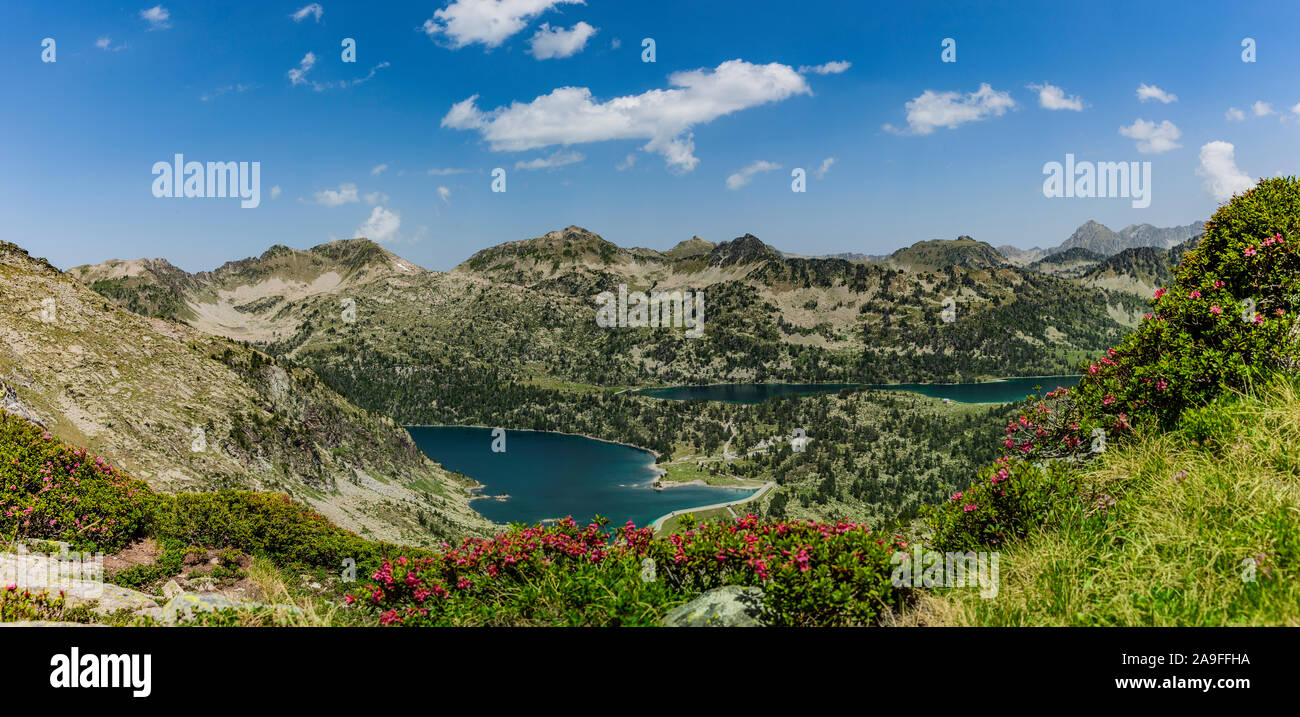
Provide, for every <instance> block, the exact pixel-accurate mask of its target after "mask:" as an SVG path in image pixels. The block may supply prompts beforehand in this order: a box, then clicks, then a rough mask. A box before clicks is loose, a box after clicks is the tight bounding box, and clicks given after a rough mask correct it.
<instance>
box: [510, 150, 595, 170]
mask: <svg viewBox="0 0 1300 717" xmlns="http://www.w3.org/2000/svg"><path fill="white" fill-rule="evenodd" d="M584 159H586V157H584V156H583V155H582V153H581V152H555V153H553V154H551V155H550V156H549V157H538V158H537V159H532V160H529V161H527V162H515V169H526V170H529V171H533V170H537V169H555V168H557V167H563V166H565V165H566V164H577V163H578V162H581V161H582V160H584Z"/></svg>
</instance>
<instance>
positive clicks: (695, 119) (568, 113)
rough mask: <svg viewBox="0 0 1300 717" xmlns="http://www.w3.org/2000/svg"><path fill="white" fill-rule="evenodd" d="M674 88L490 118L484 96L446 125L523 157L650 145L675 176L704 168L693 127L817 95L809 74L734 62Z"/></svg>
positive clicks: (582, 91) (573, 94) (543, 101)
mask: <svg viewBox="0 0 1300 717" xmlns="http://www.w3.org/2000/svg"><path fill="white" fill-rule="evenodd" d="M668 82H669V85H670V86H672V89H666V90H649V91H647V92H643V93H642V94H639V95H625V96H623V97H615V98H613V99H611V100H609V101H607V102H597V101H596V100H595V99H594V98H593V97H592V94H591V90H590V89H588V88H586V87H561V88H558V89H555V90H552V91H551V93H550V94H547V95H541V96H539V97H537V98H535V99H533V100H532V101H531V102H514V103H511V104H510V105H509V106H502V107H498V108H497V109H494V110H491V111H488V112H484V111H482V110H480V109H478V107H476V106H475V102H476V101H477V100H478V95H474V96H472V97H470V98H469V99H466V100H463V101H461V102H458V103H456V104H455V105H453V106H452V108H451V109H450V110H449V111H448V112H447V115H446V116H445V117H443V118H442V126H443V127H449V128H452V129H465V130H476V131H478V132H479V133H480V134H481V135H482V136H483V139H485V140H487V141H488V143H489V145H490V147H491V148H492V150H493V151H498V152H501V151H505V152H522V151H526V150H530V149H538V148H540V147H549V146H552V145H571V144H582V143H587V142H603V141H607V140H616V139H644V140H648V141H647V142H646V144H645V145H644V146H643V147H642V149H644V150H645V151H647V152H657V153H659V154H662V155H663V156H664V158H665V159H666V160H667V163H668V166H669V167H670V168H672V169H673V170H675V171H685V172H689V171H691V170H693V169H695V167H696V165H697V164H699V159H698V158H697V157H695V154H694V152H695V143H694V136H693V135H692V134H691V133H690V130H691V128H692V127H694V126H695V125H698V124H706V123H708V122H711V121H713V120H715V119H717V118H719V117H722V116H724V115H728V114H731V113H733V112H738V111H740V110H743V109H748V108H750V107H757V106H759V105H763V104H767V103H769V102H779V101H781V100H784V99H786V98H789V97H791V96H794V95H799V94H807V95H810V94H812V90H811V89H809V87H808V83H807V82H806V81H805V80H804V78H803V77H802V76H800V75H799V74H798V73H796V72H795V71H794V70H793V69H792V68H790V67H789V66H787V65H781V64H778V63H772V64H768V65H753V64H750V63H748V62H745V61H744V60H728V61H727V62H724V63H722V64H721V65H718V67H717V68H716V69H714V70H708V69H699V70H691V71H688V72H675V73H673V74H672V75H670V76H669V78H668Z"/></svg>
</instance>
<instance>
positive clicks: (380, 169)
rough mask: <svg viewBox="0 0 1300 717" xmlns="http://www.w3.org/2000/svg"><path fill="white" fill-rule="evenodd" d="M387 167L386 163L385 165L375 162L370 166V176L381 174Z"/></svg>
mask: <svg viewBox="0 0 1300 717" xmlns="http://www.w3.org/2000/svg"><path fill="white" fill-rule="evenodd" d="M387 169H388V165H387V164H376V165H375V166H374V167H371V168H370V176H372V177H373V176H375V175H376V174H383V173H384V171H385V170H387Z"/></svg>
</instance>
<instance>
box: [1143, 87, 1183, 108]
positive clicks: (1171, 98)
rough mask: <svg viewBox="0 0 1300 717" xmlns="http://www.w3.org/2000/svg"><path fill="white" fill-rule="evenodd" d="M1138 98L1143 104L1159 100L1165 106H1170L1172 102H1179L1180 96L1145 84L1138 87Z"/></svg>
mask: <svg viewBox="0 0 1300 717" xmlns="http://www.w3.org/2000/svg"><path fill="white" fill-rule="evenodd" d="M1137 97H1138V99H1139V100H1141V101H1143V102H1146V101H1148V100H1157V101H1159V102H1163V103H1164V104H1169V103H1170V102H1177V101H1178V95H1175V94H1173V93H1172V92H1165V91H1164V90H1162V89H1160V88H1159V87H1156V86H1155V85H1148V84H1147V83H1145V82H1143V83H1142V84H1140V85H1138V90H1137Z"/></svg>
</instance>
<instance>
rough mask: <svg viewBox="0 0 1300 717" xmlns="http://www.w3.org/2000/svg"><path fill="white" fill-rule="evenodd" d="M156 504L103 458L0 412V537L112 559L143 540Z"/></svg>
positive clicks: (144, 489) (145, 489) (147, 492)
mask: <svg viewBox="0 0 1300 717" xmlns="http://www.w3.org/2000/svg"><path fill="white" fill-rule="evenodd" d="M153 500H154V493H153V492H152V491H151V490H149V487H148V486H147V485H145V484H144V483H143V482H141V481H138V480H136V479H134V478H132V477H130V476H128V475H126V474H125V473H122V472H120V471H118V470H117V469H115V468H113V467H112V466H110V465H108V463H107V462H105V461H104V459H103V458H99V457H97V456H91V455H89V454H87V453H86V450H85V449H84V448H73V447H71V446H67V445H64V444H62V443H60V442H59V441H58V440H56V439H55V438H54V437H53V436H51V435H50V434H49V433H46V432H44V431H43V430H42V429H41V428H40V427H39V426H35V425H33V424H31V423H28V422H27V421H24V420H22V419H21V418H18V417H17V416H13V415H11V414H9V413H5V412H4V411H0V536H4V537H6V538H9V539H16V538H27V539H46V540H61V541H66V542H68V543H70V544H71V545H72V548H73V549H74V550H98V551H104V552H113V551H115V550H118V549H120V548H122V547H123V546H125V545H126V544H127V543H129V542H130V541H131V540H133V539H134V538H135V537H137V536H139V535H141V534H142V533H143V532H144V530H145V528H146V526H147V524H148V522H149V518H150V515H151V513H152V510H153Z"/></svg>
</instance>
